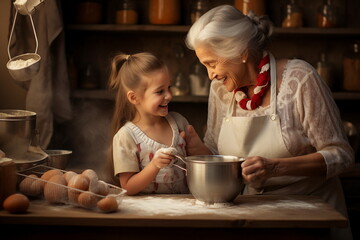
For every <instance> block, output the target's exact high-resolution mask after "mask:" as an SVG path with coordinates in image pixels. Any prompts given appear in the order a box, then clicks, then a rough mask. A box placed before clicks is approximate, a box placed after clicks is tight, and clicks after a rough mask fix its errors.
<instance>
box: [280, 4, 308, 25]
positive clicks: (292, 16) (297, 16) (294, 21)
mask: <svg viewBox="0 0 360 240" xmlns="http://www.w3.org/2000/svg"><path fill="white" fill-rule="evenodd" d="M302 26H303V14H302V11H301V8H300V6H299V5H298V4H297V3H296V2H295V0H290V1H289V3H288V4H286V6H285V14H284V19H283V22H282V27H283V28H295V27H302Z"/></svg>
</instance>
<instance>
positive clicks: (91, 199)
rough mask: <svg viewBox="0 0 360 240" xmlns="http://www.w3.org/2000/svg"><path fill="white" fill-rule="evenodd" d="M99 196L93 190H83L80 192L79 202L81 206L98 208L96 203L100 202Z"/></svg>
mask: <svg viewBox="0 0 360 240" xmlns="http://www.w3.org/2000/svg"><path fill="white" fill-rule="evenodd" d="M98 200H99V197H97V196H96V195H94V194H92V193H91V192H82V193H80V194H79V197H78V203H79V205H80V206H82V207H85V208H91V209H92V208H96V203H97V202H98Z"/></svg>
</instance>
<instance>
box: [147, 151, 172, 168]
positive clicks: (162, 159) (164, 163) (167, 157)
mask: <svg viewBox="0 0 360 240" xmlns="http://www.w3.org/2000/svg"><path fill="white" fill-rule="evenodd" d="M176 152H177V151H176V149H175V148H173V147H170V148H160V149H159V150H157V151H156V152H155V154H154V157H153V158H152V160H151V163H152V164H154V165H155V166H156V167H157V168H159V169H161V168H165V167H168V166H169V165H170V164H171V163H172V162H173V160H174V154H176Z"/></svg>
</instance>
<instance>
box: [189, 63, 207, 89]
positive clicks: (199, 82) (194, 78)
mask: <svg viewBox="0 0 360 240" xmlns="http://www.w3.org/2000/svg"><path fill="white" fill-rule="evenodd" d="M191 66H192V67H191V71H190V86H191V95H193V96H208V95H209V89H210V80H209V77H208V75H207V71H206V68H205V67H204V65H202V64H201V63H200V62H199V60H196V62H195V63H194V64H192V65H191Z"/></svg>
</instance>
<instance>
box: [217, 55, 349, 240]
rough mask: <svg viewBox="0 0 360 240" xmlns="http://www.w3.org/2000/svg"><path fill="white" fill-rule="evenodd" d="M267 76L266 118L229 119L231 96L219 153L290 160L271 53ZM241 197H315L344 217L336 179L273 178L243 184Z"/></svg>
mask: <svg viewBox="0 0 360 240" xmlns="http://www.w3.org/2000/svg"><path fill="white" fill-rule="evenodd" d="M270 74H271V75H270V76H271V86H270V90H271V96H270V109H271V111H270V112H271V114H270V116H268V115H266V116H257V117H235V116H233V115H234V114H233V113H234V109H235V104H236V101H235V94H233V97H232V100H231V103H230V106H229V108H228V111H227V114H226V116H225V118H224V119H223V122H222V126H221V130H220V134H219V139H218V151H219V154H222V155H233V156H241V157H248V156H261V157H265V158H285V157H292V155H291V154H290V153H289V151H288V149H287V148H286V146H285V143H284V140H283V137H282V133H281V125H280V118H279V116H278V115H277V112H276V62H275V59H274V57H273V56H272V55H271V54H270ZM243 194H245V195H246V194H277V195H279V194H280V195H315V196H319V197H321V198H322V199H324V200H325V201H327V202H328V203H330V204H331V205H333V206H334V207H335V208H336V209H337V210H338V211H340V212H341V213H342V214H344V215H345V216H347V212H346V205H345V201H344V196H343V192H342V187H341V184H340V181H339V179H338V178H337V177H336V178H331V179H325V178H324V177H305V176H302V177H301V176H281V177H273V178H269V179H268V180H266V181H265V182H262V183H255V184H251V185H247V186H246V187H245V190H244V193H243ZM345 235H346V234H345ZM342 236H343V237H344V235H342ZM349 239H351V238H349Z"/></svg>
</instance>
